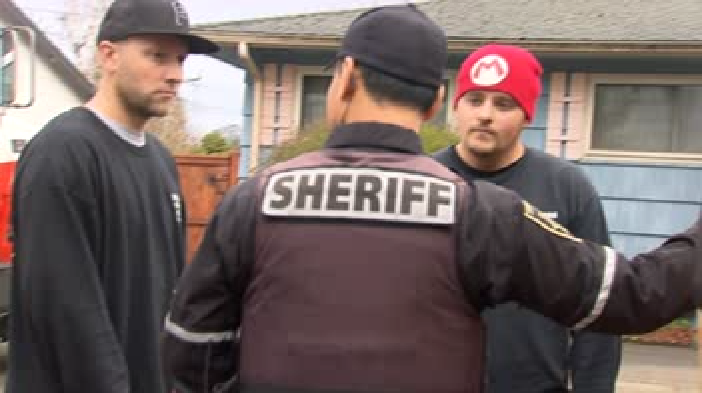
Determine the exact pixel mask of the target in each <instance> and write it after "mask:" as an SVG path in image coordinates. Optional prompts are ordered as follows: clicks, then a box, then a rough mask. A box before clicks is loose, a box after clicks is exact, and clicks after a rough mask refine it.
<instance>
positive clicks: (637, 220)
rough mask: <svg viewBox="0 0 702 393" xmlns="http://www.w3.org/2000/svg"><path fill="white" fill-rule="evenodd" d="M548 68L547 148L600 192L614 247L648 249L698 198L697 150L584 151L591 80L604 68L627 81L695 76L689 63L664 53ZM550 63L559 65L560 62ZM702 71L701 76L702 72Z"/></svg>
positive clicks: (701, 163)
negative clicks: (677, 153) (679, 154)
mask: <svg viewBox="0 0 702 393" xmlns="http://www.w3.org/2000/svg"><path fill="white" fill-rule="evenodd" d="M581 64H582V65H583V66H582V67H578V66H577V65H575V64H573V63H570V64H568V65H566V66H562V67H560V68H567V69H568V70H556V71H551V72H549V74H548V75H549V76H548V78H549V79H550V83H551V85H550V88H549V90H550V97H549V113H548V118H549V121H548V130H547V133H546V149H547V151H548V152H550V153H552V154H554V155H557V156H559V157H563V158H566V159H569V160H572V161H574V162H576V163H577V164H578V165H580V166H581V167H582V168H583V170H584V171H585V172H586V174H587V175H588V177H589V178H590V180H591V181H592V183H593V184H594V186H595V188H596V189H597V191H598V192H599V193H600V196H601V199H602V204H603V206H604V209H605V214H606V216H607V220H608V225H609V229H610V235H611V238H612V242H613V244H614V246H615V247H616V248H617V249H618V250H621V251H622V252H624V253H625V254H626V255H634V254H637V253H640V252H644V251H647V250H650V249H651V248H653V247H655V246H658V245H660V243H661V242H662V241H663V240H664V239H665V238H666V237H668V236H670V235H671V234H674V233H677V232H679V231H681V230H684V229H686V228H687V227H688V226H689V225H690V224H692V223H693V221H694V220H695V219H696V218H697V216H698V214H699V211H700V205H701V204H702V199H701V196H702V171H701V170H700V169H702V157H699V159H695V157H692V158H691V159H687V160H685V161H681V162H671V159H670V157H668V156H666V155H651V156H648V157H638V158H636V157H617V156H612V157H597V156H595V155H594V154H593V153H592V152H591V151H589V150H588V149H589V140H590V132H591V130H590V127H591V118H592V116H593V113H592V105H593V103H592V100H591V96H592V94H594V88H593V81H594V80H597V79H599V78H601V77H602V75H613V76H614V77H617V78H618V77H621V76H625V77H626V78H631V80H632V81H638V80H649V81H656V80H659V79H660V80H665V79H666V78H669V77H671V76H675V75H685V77H686V78H687V77H691V78H695V77H696V75H695V74H694V72H697V71H696V69H697V70H698V69H699V68H697V67H696V66H695V65H694V64H689V65H687V66H685V64H684V62H681V61H679V60H678V61H672V62H671V61H669V62H664V61H661V60H656V59H651V60H638V61H636V60H631V61H624V60H611V59H607V60H600V61H592V60H590V61H582V62H581ZM554 68H556V69H557V68H559V67H558V66H556V67H554ZM700 76H701V77H702V75H700Z"/></svg>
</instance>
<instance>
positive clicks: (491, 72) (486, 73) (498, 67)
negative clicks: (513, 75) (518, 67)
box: [470, 55, 509, 86]
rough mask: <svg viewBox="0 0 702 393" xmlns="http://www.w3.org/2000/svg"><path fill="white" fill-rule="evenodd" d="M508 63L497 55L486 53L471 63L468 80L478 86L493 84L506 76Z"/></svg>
mask: <svg viewBox="0 0 702 393" xmlns="http://www.w3.org/2000/svg"><path fill="white" fill-rule="evenodd" d="M507 75H509V65H508V64H507V60H505V59H504V58H502V56H499V55H487V56H485V57H483V58H482V59H480V60H478V61H477V62H476V63H475V64H473V68H471V69H470V80H471V81H472V82H473V83H474V84H476V85H478V86H494V85H496V84H498V83H500V82H502V81H503V80H505V78H507Z"/></svg>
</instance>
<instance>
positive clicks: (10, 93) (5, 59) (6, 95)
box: [0, 34, 15, 104]
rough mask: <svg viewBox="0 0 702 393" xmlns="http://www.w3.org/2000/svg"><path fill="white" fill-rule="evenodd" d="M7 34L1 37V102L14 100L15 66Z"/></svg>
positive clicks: (5, 102)
mask: <svg viewBox="0 0 702 393" xmlns="http://www.w3.org/2000/svg"><path fill="white" fill-rule="evenodd" d="M10 43H11V40H10V36H9V34H5V35H4V36H3V39H2V57H1V58H0V59H2V81H0V98H1V101H2V104H10V103H11V102H12V101H14V100H15V84H14V80H15V66H14V64H15V63H14V58H13V56H12V53H11V52H12V49H13V48H12V46H11V45H10Z"/></svg>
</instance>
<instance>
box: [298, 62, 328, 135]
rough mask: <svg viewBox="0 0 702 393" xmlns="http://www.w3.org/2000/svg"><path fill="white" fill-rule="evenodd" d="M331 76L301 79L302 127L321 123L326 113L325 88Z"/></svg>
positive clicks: (312, 76) (313, 76)
mask: <svg viewBox="0 0 702 393" xmlns="http://www.w3.org/2000/svg"><path fill="white" fill-rule="evenodd" d="M331 79H332V78H331V76H325V75H306V76H304V77H303V79H302V85H303V86H302V116H301V119H302V124H301V126H302V127H305V126H308V125H311V124H314V123H316V122H319V121H323V120H324V117H325V113H326V105H327V101H326V97H327V88H328V87H329V84H330V83H331Z"/></svg>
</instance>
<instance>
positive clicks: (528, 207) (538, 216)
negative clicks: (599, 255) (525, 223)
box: [522, 200, 582, 243]
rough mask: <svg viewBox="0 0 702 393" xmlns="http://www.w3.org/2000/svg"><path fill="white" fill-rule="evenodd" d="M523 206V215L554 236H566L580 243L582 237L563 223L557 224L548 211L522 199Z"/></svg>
mask: <svg viewBox="0 0 702 393" xmlns="http://www.w3.org/2000/svg"><path fill="white" fill-rule="evenodd" d="M522 205H523V207H524V217H526V218H527V219H529V220H530V221H532V222H533V223H535V224H536V225H538V226H540V227H541V228H543V229H545V230H547V231H549V232H551V233H553V234H554V235H556V236H560V237H562V238H566V239H569V240H572V241H575V242H578V243H582V239H579V238H577V237H575V236H573V234H571V233H570V231H568V230H567V229H566V228H565V227H564V226H563V225H561V224H559V223H558V222H556V221H555V220H553V219H552V218H550V217H549V215H548V213H544V212H542V211H541V210H539V209H537V208H536V207H534V206H533V205H532V204H530V203H529V202H527V201H524V200H523V201H522Z"/></svg>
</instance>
